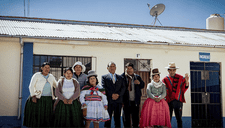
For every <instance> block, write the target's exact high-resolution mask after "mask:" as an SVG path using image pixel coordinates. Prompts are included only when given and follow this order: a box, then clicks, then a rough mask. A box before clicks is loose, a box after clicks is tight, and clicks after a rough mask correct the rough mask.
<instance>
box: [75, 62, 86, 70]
mask: <svg viewBox="0 0 225 128" xmlns="http://www.w3.org/2000/svg"><path fill="white" fill-rule="evenodd" d="M77 65H80V66H81V67H82V71H81V72H85V70H86V67H85V66H84V65H83V64H82V63H81V62H80V61H77V62H76V63H75V64H74V65H73V67H72V69H73V72H75V70H74V68H75V67H76V66H77Z"/></svg>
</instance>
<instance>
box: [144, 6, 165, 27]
mask: <svg viewBox="0 0 225 128" xmlns="http://www.w3.org/2000/svg"><path fill="white" fill-rule="evenodd" d="M148 7H149V6H148ZM165 7H166V6H165V5H164V4H157V5H155V6H153V7H152V9H150V15H151V16H153V17H155V20H154V24H153V25H154V26H155V23H156V21H157V20H158V21H159V19H158V15H160V14H161V13H163V11H164V10H165ZM149 8H150V7H149ZM159 23H160V21H159ZM160 24H161V23H160ZM161 25H162V24H161Z"/></svg>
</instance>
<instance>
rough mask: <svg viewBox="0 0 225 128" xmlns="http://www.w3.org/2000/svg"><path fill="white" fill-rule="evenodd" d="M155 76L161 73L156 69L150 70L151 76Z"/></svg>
mask: <svg viewBox="0 0 225 128" xmlns="http://www.w3.org/2000/svg"><path fill="white" fill-rule="evenodd" d="M157 74H161V72H159V69H158V68H153V69H152V75H157Z"/></svg>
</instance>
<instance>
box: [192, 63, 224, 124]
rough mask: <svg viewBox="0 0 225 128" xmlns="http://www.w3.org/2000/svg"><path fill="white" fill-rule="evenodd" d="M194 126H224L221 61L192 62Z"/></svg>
mask: <svg viewBox="0 0 225 128" xmlns="http://www.w3.org/2000/svg"><path fill="white" fill-rule="evenodd" d="M190 70H191V77H190V78H191V115H192V127H222V126H223V120H222V108H221V105H222V104H221V101H222V100H221V84H220V63H206V62H190Z"/></svg>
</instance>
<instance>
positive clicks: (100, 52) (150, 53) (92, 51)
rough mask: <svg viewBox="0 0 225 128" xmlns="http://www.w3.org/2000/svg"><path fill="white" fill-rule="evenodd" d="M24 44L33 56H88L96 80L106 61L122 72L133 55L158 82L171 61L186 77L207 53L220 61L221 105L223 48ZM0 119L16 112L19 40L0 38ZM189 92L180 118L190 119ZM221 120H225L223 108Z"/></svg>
mask: <svg viewBox="0 0 225 128" xmlns="http://www.w3.org/2000/svg"><path fill="white" fill-rule="evenodd" d="M23 40H24V42H33V44H34V46H33V50H34V51H33V52H34V54H42V55H62V56H64V55H65V56H88V57H96V59H95V58H93V60H94V62H96V64H97V65H95V63H93V66H94V67H93V68H95V66H96V71H97V74H98V79H99V80H101V76H102V75H104V74H106V73H108V71H107V68H106V65H107V63H108V62H109V61H114V62H115V63H116V64H117V71H116V72H117V73H118V74H121V73H123V71H124V67H123V65H124V58H131V59H137V58H136V54H140V58H139V59H151V60H152V61H151V62H152V66H151V67H158V68H159V70H160V72H161V79H162V78H163V77H165V76H166V75H167V74H168V72H167V70H166V69H165V67H166V66H167V65H168V62H175V63H176V65H177V66H178V67H180V69H178V70H177V73H179V74H181V75H184V74H185V73H189V74H190V62H191V61H195V62H199V52H208V53H210V56H211V59H210V62H221V79H222V81H221V84H222V88H221V90H222V104H225V100H224V99H225V95H224V94H225V89H224V86H225V85H223V84H224V83H225V77H224V76H223V74H224V73H225V70H223V68H224V67H225V59H224V56H225V49H220V48H206V47H188V46H168V45H147V44H125V43H109V42H85V41H83V42H81V41H79V42H76V41H65V40H44V39H23ZM0 53H1V54H0V59H1V61H0V67H1V68H0V72H1V76H2V77H1V78H0V84H1V90H0V99H1V100H0V104H1V105H0V116H16V115H17V109H18V95H19V69H20V44H19V39H13V38H2V37H1V38H0ZM190 93H191V92H190V89H188V91H187V92H186V93H185V97H186V101H187V103H185V104H184V107H183V110H184V111H183V116H184V117H190V116H191V95H190ZM222 108H223V110H222V111H223V117H225V107H222Z"/></svg>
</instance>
